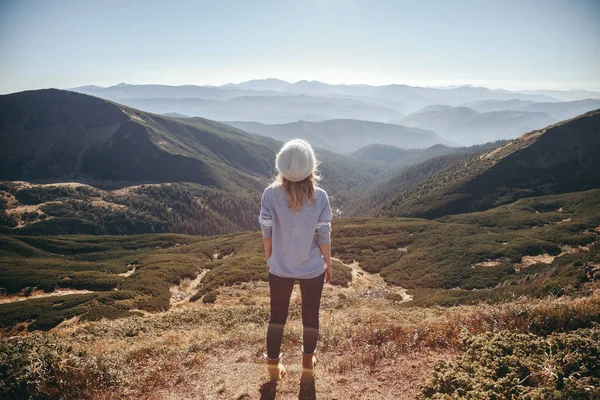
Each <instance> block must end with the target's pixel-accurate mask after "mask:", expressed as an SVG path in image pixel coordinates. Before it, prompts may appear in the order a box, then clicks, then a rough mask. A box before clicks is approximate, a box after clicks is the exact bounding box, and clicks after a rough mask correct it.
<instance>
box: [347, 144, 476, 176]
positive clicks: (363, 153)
mask: <svg viewBox="0 0 600 400" xmlns="http://www.w3.org/2000/svg"><path fill="white" fill-rule="evenodd" d="M465 149H466V148H465V147H448V146H444V145H443V144H436V145H433V146H431V147H427V148H425V149H403V148H400V147H396V146H392V145H389V144H379V143H375V144H370V145H368V146H365V147H361V148H360V149H358V150H356V151H354V152H353V153H351V154H350V156H351V157H354V158H356V159H359V160H363V161H372V162H382V163H386V164H392V165H393V166H394V168H393V169H392V170H390V171H392V172H393V171H394V170H397V169H398V168H399V167H406V166H408V165H413V164H418V163H420V162H423V161H427V160H429V159H431V158H434V157H439V156H443V155H447V154H454V153H458V152H464V151H465ZM386 174H387V172H386Z"/></svg>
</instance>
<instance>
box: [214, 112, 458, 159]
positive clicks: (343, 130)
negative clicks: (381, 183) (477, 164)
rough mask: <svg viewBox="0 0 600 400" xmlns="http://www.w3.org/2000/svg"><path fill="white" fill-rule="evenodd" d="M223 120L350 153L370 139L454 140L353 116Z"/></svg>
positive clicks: (416, 144) (421, 143)
mask: <svg viewBox="0 0 600 400" xmlns="http://www.w3.org/2000/svg"><path fill="white" fill-rule="evenodd" d="M226 123H227V124H229V125H231V126H235V127H236V128H239V129H243V130H245V131H247V132H252V133H256V134H259V135H264V136H269V137H272V138H275V139H277V140H282V141H285V140H289V139H293V138H303V139H306V140H308V141H309V142H311V143H312V144H313V145H314V146H316V147H320V148H323V149H327V150H330V151H334V152H337V153H351V152H353V151H356V150H358V149H359V148H361V147H363V146H366V145H369V144H373V143H380V144H390V145H394V146H398V147H404V148H424V147H429V146H432V145H434V144H448V145H453V144H454V143H452V142H450V141H448V140H446V139H444V138H442V137H440V136H439V135H438V134H436V133H435V132H431V131H427V130H423V129H417V128H407V127H404V126H400V125H394V124H384V123H379V122H369V121H359V120H353V119H343V120H341V119H340V120H329V121H324V122H308V121H298V122H293V123H288V124H277V125H266V124H260V123H257V122H242V121H232V122H226Z"/></svg>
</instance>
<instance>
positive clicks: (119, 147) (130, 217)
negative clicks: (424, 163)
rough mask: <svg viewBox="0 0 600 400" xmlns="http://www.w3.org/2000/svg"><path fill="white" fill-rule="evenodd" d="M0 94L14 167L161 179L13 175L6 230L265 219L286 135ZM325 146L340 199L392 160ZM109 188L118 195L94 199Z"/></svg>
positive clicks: (81, 100) (141, 227) (167, 228)
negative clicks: (267, 192)
mask: <svg viewBox="0 0 600 400" xmlns="http://www.w3.org/2000/svg"><path fill="white" fill-rule="evenodd" d="M0 105H2V107H1V111H0V114H1V115H3V116H4V119H3V120H2V121H3V123H2V124H0V148H1V149H2V150H0V154H1V155H2V162H1V163H0V166H1V167H2V168H1V171H2V173H1V177H2V178H4V179H25V180H26V179H31V180H33V181H37V182H41V183H48V182H60V181H65V180H67V181H75V182H83V183H90V184H91V185H95V186H97V187H100V188H104V189H115V188H118V189H122V188H123V187H127V186H130V185H137V184H139V183H154V184H159V185H160V186H159V187H157V186H144V187H141V188H134V189H131V190H127V191H126V192H125V193H124V192H123V191H122V190H121V191H117V192H108V191H102V190H98V189H96V188H95V187H86V188H75V189H71V188H65V187H61V188H57V187H52V186H35V187H31V186H29V185H23V184H14V183H10V182H5V183H4V184H2V187H1V188H0V190H1V192H0V195H1V200H0V224H1V226H2V228H3V232H4V233H16V234H56V233H61V234H65V233H69V234H76V233H89V234H123V233H126V234H135V233H152V232H178V233H188V234H203V235H214V234H223V233H228V232H238V231H242V230H250V229H254V228H255V227H256V215H257V213H258V209H257V207H258V204H259V199H260V194H261V192H262V189H263V188H264V187H265V186H266V185H267V184H268V183H269V181H270V180H271V178H272V177H273V176H274V173H275V171H274V165H273V160H274V158H275V154H276V152H277V151H278V149H279V147H280V146H281V143H280V142H277V141H275V140H273V139H270V138H266V137H261V136H257V135H252V134H248V133H246V132H243V131H240V130H238V129H236V128H233V127H231V126H228V125H224V124H221V123H218V122H214V121H210V120H206V119H202V118H189V119H173V118H168V117H164V116H160V115H155V114H151V113H146V112H142V111H139V110H135V109H131V108H129V107H125V106H121V105H118V104H115V103H111V102H108V101H104V100H100V99H97V98H94V97H90V96H86V95H82V94H78V93H72V92H66V91H60V90H39V91H31V92H22V93H16V94H12V95H6V96H0ZM317 154H318V156H319V158H320V159H322V160H323V163H322V165H321V171H322V174H323V176H324V177H325V179H326V182H327V183H326V184H325V185H324V188H325V189H326V190H327V191H328V192H329V194H330V195H332V196H333V201H332V202H333V204H334V207H336V208H337V207H340V206H342V204H343V203H344V202H346V201H347V199H348V198H349V197H351V191H352V190H353V189H354V188H356V187H366V186H368V185H370V184H371V183H372V182H373V181H374V180H375V176H377V175H378V174H380V173H381V172H382V170H383V169H384V168H383V167H381V166H377V165H373V164H371V163H368V162H362V161H355V160H353V159H351V158H349V157H345V156H342V155H338V154H334V153H331V152H327V151H323V150H319V151H317ZM12 197H15V198H16V200H15V201H12ZM23 199H26V201H21V200H23ZM97 200H102V201H103V202H106V203H102V204H104V205H106V204H112V205H111V206H108V207H97V206H94V205H93V202H94V201H96V204H98V202H97ZM24 205H27V206H38V207H36V209H35V210H28V211H26V215H25V216H24V218H21V217H20V216H18V215H16V216H15V213H16V211H14V210H13V211H14V212H13V211H11V210H12V209H14V208H19V207H20V208H22V207H21V206H24ZM17 214H21V212H20V211H19V212H18V213H17Z"/></svg>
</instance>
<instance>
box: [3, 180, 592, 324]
mask: <svg viewBox="0 0 600 400" xmlns="http://www.w3.org/2000/svg"><path fill="white" fill-rule="evenodd" d="M599 234H600V190H592V191H587V192H580V193H568V194H562V195H555V196H543V197H538V198H531V199H522V200H519V201H517V202H516V203H514V204H510V205H506V206H501V207H498V208H495V209H493V210H489V211H485V212H481V213H472V214H461V215H456V216H449V217H445V218H442V219H439V220H436V221H430V220H424V219H405V218H378V219H346V218H341V219H336V220H335V221H334V226H333V241H332V243H333V248H332V251H333V254H334V255H335V256H336V257H338V258H339V259H341V260H342V261H344V262H346V263H352V262H353V261H354V260H356V261H358V262H359V265H360V267H361V268H362V270H364V271H365V273H371V274H374V273H381V276H382V277H383V278H384V280H385V281H386V282H387V283H388V284H390V285H400V286H402V287H404V288H408V289H409V294H411V295H413V296H414V299H413V301H412V302H410V303H407V304H412V305H430V304H440V305H446V306H447V305H454V304H461V303H476V302H479V301H485V302H499V301H505V300H507V299H510V298H513V297H519V296H521V295H525V294H527V295H528V296H533V297H542V298H543V297H546V296H548V295H562V294H585V291H586V289H585V283H586V282H587V281H589V280H590V276H588V275H587V272H586V270H585V268H586V267H587V266H588V265H590V264H593V263H597V262H598V260H600V244H599V243H598V238H599ZM0 242H1V243H2V246H1V248H2V250H1V251H0V282H2V285H3V288H4V290H5V291H6V292H7V293H8V294H14V293H22V294H23V293H24V294H31V293H36V291H39V290H42V291H46V292H52V291H54V290H56V289H58V288H63V289H77V290H89V291H92V292H91V293H83V294H77V293H74V294H72V295H66V296H60V297H54V298H53V297H43V298H34V299H31V300H27V301H18V302H13V303H8V304H0V315H2V318H1V320H0V325H1V327H3V328H5V329H11V328H12V327H14V326H15V325H17V324H19V323H21V322H25V321H29V322H30V323H31V326H30V329H47V328H50V327H52V326H54V325H56V324H58V323H59V322H61V321H62V320H63V319H66V318H71V317H73V316H75V315H84V318H85V319H97V318H101V317H109V318H116V317H122V316H128V315H131V311H130V310H146V311H157V310H165V309H168V308H169V305H170V298H171V295H170V292H169V289H170V287H172V286H173V285H177V284H178V283H179V282H180V281H181V280H182V279H185V278H188V279H194V278H195V277H196V276H197V275H198V274H200V273H201V271H203V270H208V272H207V273H206V274H205V275H204V276H203V278H202V280H201V282H200V283H199V286H197V287H196V288H195V290H197V291H198V293H197V295H196V296H194V297H192V301H193V300H195V299H199V298H200V297H202V296H203V295H205V294H207V293H209V292H213V291H215V290H217V289H218V288H219V287H221V286H231V285H234V284H237V283H242V282H248V281H251V280H266V279H267V274H266V271H265V268H264V254H263V249H262V240H261V236H260V234H259V233H258V232H246V233H239V234H233V235H225V236H215V237H210V238H203V237H198V236H186V235H133V236H124V237H120V236H40V237H35V236H4V237H1V238H0ZM593 265H595V264H593ZM336 268H341V267H340V266H337V267H336ZM127 271H130V272H132V273H131V274H130V275H128V276H124V275H119V274H123V273H126V272H127ZM344 274H345V273H344V272H343V271H342V270H340V271H339V273H336V275H337V276H344ZM126 275H127V274H126ZM345 279H351V278H350V277H348V278H345Z"/></svg>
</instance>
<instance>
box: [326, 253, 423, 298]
mask: <svg viewBox="0 0 600 400" xmlns="http://www.w3.org/2000/svg"><path fill="white" fill-rule="evenodd" d="M332 259H333V260H336V261H339V262H341V263H342V264H344V263H343V262H342V260H339V259H337V258H332ZM344 265H345V266H347V267H350V268H351V269H352V283H351V284H350V287H349V288H337V289H338V290H341V291H342V292H345V294H346V295H350V296H352V295H354V296H358V297H361V298H377V297H381V298H388V299H391V298H395V299H397V300H396V301H398V302H407V301H411V300H412V296H411V295H409V294H407V293H406V289H403V288H401V287H397V286H390V285H388V284H387V283H385V281H384V280H383V278H382V277H381V275H380V274H370V273H368V272H365V271H364V270H363V269H362V268H361V267H360V265H359V263H358V261H354V262H353V263H352V264H344Z"/></svg>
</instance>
